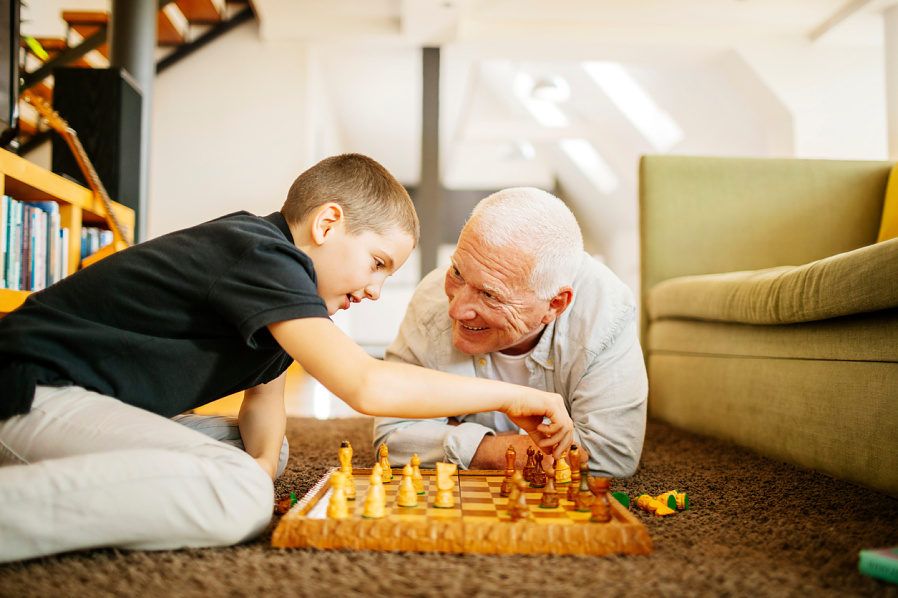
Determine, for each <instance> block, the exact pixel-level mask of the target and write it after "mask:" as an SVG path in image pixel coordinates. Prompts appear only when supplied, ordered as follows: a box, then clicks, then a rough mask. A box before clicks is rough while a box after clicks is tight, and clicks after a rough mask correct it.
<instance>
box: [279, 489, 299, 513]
mask: <svg viewBox="0 0 898 598" xmlns="http://www.w3.org/2000/svg"><path fill="white" fill-rule="evenodd" d="M295 504H296V494H295V493H293V492H291V493H290V494H282V495H281V497H280V498H279V499H278V501H277V503H275V511H276V512H277V513H278V514H279V515H283V514H284V513H286V512H287V511H289V510H290V509H291V508H292V507H293V505H295Z"/></svg>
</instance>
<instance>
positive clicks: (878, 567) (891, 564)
mask: <svg viewBox="0 0 898 598" xmlns="http://www.w3.org/2000/svg"><path fill="white" fill-rule="evenodd" d="M858 570H859V571H860V572H861V573H863V574H864V575H869V576H870V577H875V578H877V579H882V580H884V581H888V582H891V583H898V548H887V549H883V550H862V551H861V553H860V560H859V562H858Z"/></svg>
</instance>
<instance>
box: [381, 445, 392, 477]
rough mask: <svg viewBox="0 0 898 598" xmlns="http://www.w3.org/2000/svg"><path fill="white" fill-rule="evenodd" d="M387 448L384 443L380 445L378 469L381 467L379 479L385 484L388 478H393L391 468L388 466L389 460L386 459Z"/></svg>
mask: <svg viewBox="0 0 898 598" xmlns="http://www.w3.org/2000/svg"><path fill="white" fill-rule="evenodd" d="M388 452H389V449H387V445H386V443H384V444H381V445H380V461H378V463H380V469H381V480H383V483H384V484H386V483H387V482H389V481H390V480H392V479H393V470H392V468H390V460H389V459H387V453H388Z"/></svg>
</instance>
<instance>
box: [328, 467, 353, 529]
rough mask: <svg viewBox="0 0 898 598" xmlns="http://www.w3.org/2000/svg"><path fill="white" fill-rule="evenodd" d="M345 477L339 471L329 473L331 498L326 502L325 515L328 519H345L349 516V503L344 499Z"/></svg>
mask: <svg viewBox="0 0 898 598" xmlns="http://www.w3.org/2000/svg"><path fill="white" fill-rule="evenodd" d="M345 486H346V477H345V476H344V475H343V474H342V473H340V472H339V471H335V472H333V473H332V474H331V498H330V502H328V503H327V516H328V517H329V518H330V519H346V518H347V517H349V503H348V502H347V501H346V493H345V492H344V491H343V488H344V487H345Z"/></svg>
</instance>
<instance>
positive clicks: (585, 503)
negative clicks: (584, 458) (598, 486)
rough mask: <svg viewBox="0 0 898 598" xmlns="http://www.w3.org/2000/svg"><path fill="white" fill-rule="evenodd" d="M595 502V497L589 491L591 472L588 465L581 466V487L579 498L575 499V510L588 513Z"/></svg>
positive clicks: (578, 493)
mask: <svg viewBox="0 0 898 598" xmlns="http://www.w3.org/2000/svg"><path fill="white" fill-rule="evenodd" d="M593 500H595V495H594V494H593V493H592V490H590V489H589V470H588V469H587V466H586V463H583V464H581V465H580V486H579V488H578V492H577V498H576V499H574V509H575V510H577V511H581V512H588V511H589V507H590V505H592V502H593Z"/></svg>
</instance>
